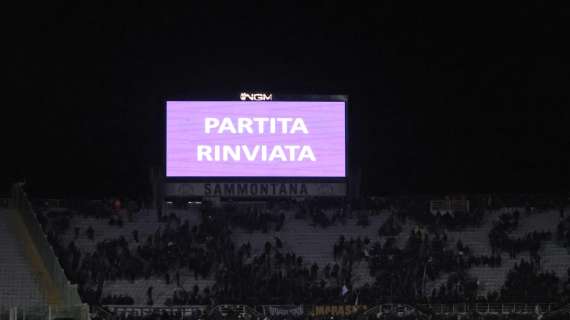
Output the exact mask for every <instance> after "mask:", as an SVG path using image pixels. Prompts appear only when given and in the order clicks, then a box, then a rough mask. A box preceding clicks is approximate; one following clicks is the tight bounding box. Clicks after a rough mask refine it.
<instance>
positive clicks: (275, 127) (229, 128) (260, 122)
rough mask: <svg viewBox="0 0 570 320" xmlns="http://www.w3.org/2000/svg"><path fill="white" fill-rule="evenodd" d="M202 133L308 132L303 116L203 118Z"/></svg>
mask: <svg viewBox="0 0 570 320" xmlns="http://www.w3.org/2000/svg"><path fill="white" fill-rule="evenodd" d="M204 133H206V134H211V133H217V134H223V133H232V134H297V133H302V134H309V130H308V129H307V126H306V125H305V121H304V120H303V118H263V117H259V118H257V117H254V118H236V119H232V118H229V117H225V118H222V119H218V118H205V119H204Z"/></svg>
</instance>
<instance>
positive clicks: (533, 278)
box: [501, 259, 560, 303]
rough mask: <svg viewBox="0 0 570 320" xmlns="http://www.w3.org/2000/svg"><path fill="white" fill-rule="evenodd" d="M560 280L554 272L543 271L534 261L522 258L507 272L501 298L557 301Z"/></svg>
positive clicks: (527, 300) (533, 301)
mask: <svg viewBox="0 0 570 320" xmlns="http://www.w3.org/2000/svg"><path fill="white" fill-rule="evenodd" d="M559 281H560V280H559V278H558V276H556V274H555V273H554V272H552V271H546V272H542V271H540V267H539V265H537V264H536V263H534V262H533V261H526V260H524V259H522V260H521V261H520V263H517V264H515V266H514V267H513V269H512V270H510V271H509V273H508V274H507V279H506V281H505V284H504V286H503V288H502V289H501V298H502V300H503V301H507V302H530V303H540V302H544V301H556V300H557V299H558V298H559V297H560V296H559V290H558V287H559V284H560V283H559Z"/></svg>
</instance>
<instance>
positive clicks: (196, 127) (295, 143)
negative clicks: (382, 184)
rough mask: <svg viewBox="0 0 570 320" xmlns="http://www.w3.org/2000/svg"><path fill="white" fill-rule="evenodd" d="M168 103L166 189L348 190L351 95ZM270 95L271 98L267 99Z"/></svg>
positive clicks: (253, 192) (227, 192)
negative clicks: (349, 97) (278, 99)
mask: <svg viewBox="0 0 570 320" xmlns="http://www.w3.org/2000/svg"><path fill="white" fill-rule="evenodd" d="M243 97H244V94H242V95H241V97H240V98H241V100H237V101H167V102H166V147H165V176H166V181H167V182H169V183H168V184H169V185H168V186H167V194H171V195H172V194H177V195H183V194H187V195H193V194H195V195H203V196H208V195H211V196H291V195H307V196H310V195H319V194H320V195H324V194H326V195H341V194H344V193H345V192H346V190H345V189H346V186H345V182H346V179H347V119H346V118H347V109H346V108H347V100H346V98H344V96H340V97H338V96H334V97H330V96H327V98H322V97H321V99H318V100H315V99H314V100H308V99H302V100H301V99H298V100H288V101H281V100H280V101H276V100H268V99H260V100H254V101H251V100H244V99H243ZM262 97H267V96H262Z"/></svg>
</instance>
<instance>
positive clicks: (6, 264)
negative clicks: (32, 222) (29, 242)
mask: <svg viewBox="0 0 570 320" xmlns="http://www.w3.org/2000/svg"><path fill="white" fill-rule="evenodd" d="M10 220H11V218H10V212H9V210H8V209H7V208H5V209H0V257H2V258H1V259H0V283H1V284H2V285H1V286H0V309H1V310H8V309H10V308H14V307H18V308H20V309H21V312H28V313H38V312H39V313H42V312H45V311H43V310H44V309H46V308H47V301H46V299H45V297H44V294H43V293H42V290H41V286H40V281H39V278H38V275H35V274H34V272H33V270H32V268H31V266H30V262H29V261H28V260H27V258H26V257H25V254H24V249H23V247H22V245H21V243H19V241H18V240H17V236H16V234H15V232H14V229H13V228H12V227H11V226H12V225H13V222H11V221H10Z"/></svg>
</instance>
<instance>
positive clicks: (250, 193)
mask: <svg viewBox="0 0 570 320" xmlns="http://www.w3.org/2000/svg"><path fill="white" fill-rule="evenodd" d="M165 195H166V196H170V197H187V196H199V197H306V196H319V197H338V196H344V195H346V185H345V184H344V183H295V182H287V183H278V182H252V183H239V182H237V183H229V182H224V183H167V184H166V185H165Z"/></svg>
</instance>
